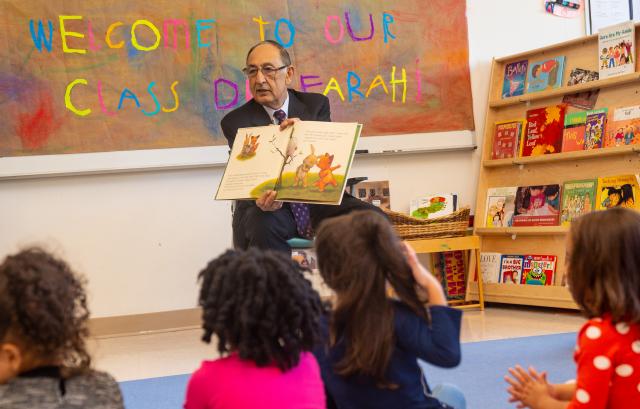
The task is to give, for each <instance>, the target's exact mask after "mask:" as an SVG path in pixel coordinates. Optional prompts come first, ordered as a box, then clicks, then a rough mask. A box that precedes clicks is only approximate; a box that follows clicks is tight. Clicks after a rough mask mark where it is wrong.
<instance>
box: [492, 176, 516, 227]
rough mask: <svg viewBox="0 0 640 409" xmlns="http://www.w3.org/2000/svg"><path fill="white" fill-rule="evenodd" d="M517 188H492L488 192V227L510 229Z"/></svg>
mask: <svg viewBox="0 0 640 409" xmlns="http://www.w3.org/2000/svg"><path fill="white" fill-rule="evenodd" d="M517 190H518V188H517V187H516V186H511V187H492V188H489V189H488V191H487V206H486V214H485V220H486V223H485V226H486V227H509V226H511V223H512V218H513V212H514V210H515V200H516V192H517Z"/></svg>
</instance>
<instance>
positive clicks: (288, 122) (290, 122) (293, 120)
mask: <svg viewBox="0 0 640 409" xmlns="http://www.w3.org/2000/svg"><path fill="white" fill-rule="evenodd" d="M299 120H300V118H287V119H285V120H284V121H282V122H281V123H280V130H281V131H283V130H284V129H285V128H288V127H290V126H291V125H293V124H295V123H296V122H298V121H299Z"/></svg>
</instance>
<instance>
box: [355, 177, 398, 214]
mask: <svg viewBox="0 0 640 409" xmlns="http://www.w3.org/2000/svg"><path fill="white" fill-rule="evenodd" d="M353 195H354V196H355V197H357V198H358V199H360V200H363V201H365V202H367V203H371V204H372V205H374V206H377V207H382V208H384V209H387V210H390V209H391V194H390V192H389V181H388V180H380V181H369V180H368V181H364V182H360V183H356V184H355V185H354V186H353Z"/></svg>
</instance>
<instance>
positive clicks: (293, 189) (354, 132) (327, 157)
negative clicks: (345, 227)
mask: <svg viewBox="0 0 640 409" xmlns="http://www.w3.org/2000/svg"><path fill="white" fill-rule="evenodd" d="M361 127H362V126H361V125H360V124H357V123H342V122H318V121H300V122H296V123H295V124H294V125H293V128H294V129H293V134H292V137H291V141H290V151H292V152H293V155H292V156H291V157H290V158H289V159H288V160H287V161H286V162H285V165H284V168H283V171H282V183H281V184H280V185H279V186H278V188H277V189H276V190H277V191H278V196H277V198H278V200H284V201H290V202H310V203H324V204H334V205H338V204H340V202H341V200H342V192H343V191H344V188H345V185H346V181H347V178H348V175H349V168H350V167H351V161H352V160H353V154H354V151H355V147H356V144H357V142H358V137H359V136H360V129H361Z"/></svg>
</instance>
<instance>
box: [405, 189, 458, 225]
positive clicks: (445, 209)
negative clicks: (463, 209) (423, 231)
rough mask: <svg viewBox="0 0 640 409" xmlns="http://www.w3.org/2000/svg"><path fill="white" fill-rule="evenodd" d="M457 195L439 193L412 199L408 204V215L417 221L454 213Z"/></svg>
mask: <svg viewBox="0 0 640 409" xmlns="http://www.w3.org/2000/svg"><path fill="white" fill-rule="evenodd" d="M457 202H458V195H455V194H452V193H439V194H434V195H425V196H421V197H418V198H416V199H412V200H411V202H410V203H409V215H411V216H412V217H415V218H418V219H433V218H435V217H441V216H446V215H448V214H451V213H453V212H455V211H456V208H457V204H458V203H457Z"/></svg>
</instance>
